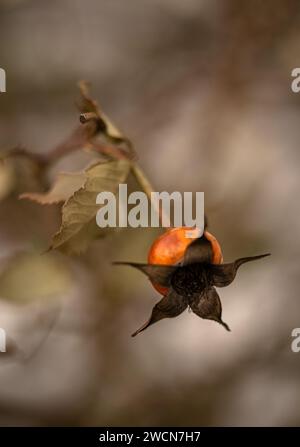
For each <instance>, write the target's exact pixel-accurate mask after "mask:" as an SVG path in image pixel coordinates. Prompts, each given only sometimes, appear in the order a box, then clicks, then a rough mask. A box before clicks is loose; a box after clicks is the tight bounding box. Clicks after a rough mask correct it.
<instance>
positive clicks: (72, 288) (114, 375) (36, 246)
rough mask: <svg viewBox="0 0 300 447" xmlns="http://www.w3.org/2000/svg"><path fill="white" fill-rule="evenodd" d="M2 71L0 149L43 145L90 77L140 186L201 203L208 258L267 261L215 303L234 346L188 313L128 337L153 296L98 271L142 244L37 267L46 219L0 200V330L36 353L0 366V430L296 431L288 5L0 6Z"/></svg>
mask: <svg viewBox="0 0 300 447" xmlns="http://www.w3.org/2000/svg"><path fill="white" fill-rule="evenodd" d="M0 66H1V67H2V68H5V70H6V73H7V93H5V94H1V95H0V149H1V150H7V149H9V148H10V147H13V146H15V145H17V144H21V145H22V146H25V147H27V148H28V149H30V150H32V151H34V152H40V153H46V152H47V151H49V150H51V148H53V147H54V146H55V145H56V144H58V143H59V142H60V141H61V140H62V139H64V138H65V137H66V135H68V133H69V132H70V131H71V130H72V129H73V128H74V127H75V126H76V125H77V124H78V111H77V110H76V107H75V99H76V97H77V89H76V83H77V81H78V80H80V79H87V80H89V81H90V82H91V83H92V87H93V96H94V97H96V98H97V99H98V100H99V102H100V104H101V106H102V108H103V109H104V110H105V112H106V113H107V114H108V116H110V117H111V118H112V119H113V120H114V122H116V123H117V124H118V126H119V127H120V128H121V129H122V130H123V131H124V132H125V133H126V135H128V136H129V137H130V138H131V139H132V141H133V142H134V144H135V148H136V150H137V152H138V155H139V161H140V164H141V166H142V167H143V168H144V170H145V171H146V173H147V174H148V176H149V177H150V179H151V181H152V183H153V184H154V187H155V190H156V191H161V190H168V191H173V190H179V191H204V192H205V201H206V211H207V214H208V219H209V229H210V231H211V232H212V233H213V234H214V235H215V236H216V237H217V238H218V240H219V242H220V243H221V245H222V248H223V254H224V258H225V261H231V260H233V259H235V258H237V257H241V256H250V255H255V254H260V253H264V252H268V251H270V252H271V253H272V256H271V258H267V259H265V260H262V261H259V262H257V263H253V264H249V265H247V266H245V267H243V268H241V270H240V271H239V274H238V276H237V279H236V281H235V282H234V283H233V284H232V285H231V286H230V287H228V288H225V289H222V290H220V291H219V292H220V296H221V299H222V303H223V318H224V321H226V322H227V323H228V324H229V326H230V327H231V329H232V332H230V333H227V332H226V331H224V329H223V328H222V327H221V326H219V325H217V324H216V323H214V322H210V321H204V320H201V319H199V318H197V317H196V316H195V315H193V314H190V313H188V312H186V313H185V314H183V315H182V316H180V317H179V318H176V319H174V320H164V321H163V322H160V323H158V324H157V325H155V326H153V327H151V328H149V329H148V330H147V331H145V332H144V333H142V334H141V335H140V336H138V337H136V338H135V339H131V338H130V334H131V333H132V332H133V331H134V330H135V329H137V328H138V327H139V325H140V324H142V323H143V322H144V321H145V320H146V319H147V317H148V315H149V314H150V311H151V309H152V306H153V304H154V303H155V302H156V301H157V300H158V299H159V295H158V294H157V293H156V292H155V290H154V289H153V288H152V287H151V285H150V283H149V282H148V281H147V280H146V279H145V278H144V277H143V276H142V275H140V274H139V272H137V271H131V270H130V271H129V269H128V270H127V269H125V268H124V269H121V268H116V267H113V266H111V262H112V261H113V260H128V261H136V262H143V261H145V260H146V257H147V251H148V248H149V246H150V245H151V243H152V241H153V240H154V238H155V237H156V236H157V235H158V234H159V232H158V231H154V230H150V229H139V230H132V229H128V230H124V231H122V232H119V233H117V234H116V235H115V236H113V237H110V238H107V239H105V240H102V241H97V242H94V243H93V244H92V246H91V247H90V249H89V250H88V252H87V253H86V254H84V255H83V256H81V257H79V258H72V259H70V258H68V257H67V256H65V255H61V254H51V253H48V254H47V255H44V256H42V257H41V256H40V254H39V253H40V251H41V247H44V246H45V244H46V245H47V242H48V241H49V240H50V237H51V235H52V234H53V232H54V231H56V229H57V228H58V226H59V210H58V207H56V206H50V207H43V206H40V205H37V204H33V203H29V202H25V201H18V200H17V197H16V195H14V194H10V195H8V196H7V197H4V198H3V200H2V201H1V204H0V253H1V266H2V267H1V271H2V276H1V275H0V296H1V298H2V299H1V303H0V327H3V328H5V329H6V331H7V333H8V334H9V336H11V337H12V338H13V339H14V340H15V342H16V343H17V345H18V346H19V348H20V349H21V350H22V351H24V352H33V353H34V352H35V354H34V355H32V356H29V358H28V359H27V360H26V361H23V360H21V361H18V360H16V359H15V358H14V357H13V358H11V356H6V357H5V356H3V355H2V354H1V353H0V424H1V425H33V424H35V425H65V424H70V425H81V426H84V425H119V426H120V425H153V426H155V425H157V426H159V425H172V426H184V425H189V426H192V425H195V426H199V425H212V426H214V425H262V426H263V425H274V426H275V425H298V424H299V423H300V411H299V408H300V391H299V389H300V374H299V372H300V371H299V368H300V353H299V354H296V353H293V352H292V351H291V348H290V344H291V341H292V338H291V332H292V329H293V328H295V327H300V298H299V290H298V289H299V287H298V284H299V256H300V249H299V242H298V238H299V216H300V205H299V186H300V179H299V162H300V153H299V138H300V126H299V119H300V107H299V106H300V93H299V94H298V95H297V94H295V93H293V92H292V91H291V87H290V86H291V81H292V78H291V70H292V69H293V68H294V67H299V66H300V4H299V2H298V1H296V0H287V1H286V0H274V1H271V0H266V1H264V2H261V1H258V0H251V1H238V0H224V1H221V0H185V1H184V2H183V1H181V0H152V1H146V0H111V1H108V0H98V1H96V0H87V1H85V2H82V1H79V0H73V1H70V0H60V1H57V0H53V1H45V0H40V1H37V0H1V2H0ZM85 162H86V155H80V154H79V153H76V154H72V155H70V156H68V157H65V158H64V159H63V160H61V161H60V162H59V163H58V164H57V165H56V166H54V167H53V169H52V171H51V173H50V176H52V177H54V176H55V175H56V173H57V172H60V171H61V170H76V169H78V168H80V167H81V166H83V164H84V163H85ZM0 177H1V175H0ZM0 186H1V184H0ZM0 190H1V188H0ZM8 260H9V261H8ZM7 262H9V264H7ZM3 272H4V273H3ZM57 309H58V310H57ZM45 334H46V335H47V336H45ZM41 341H42V342H41ZM39 346H40V349H39Z"/></svg>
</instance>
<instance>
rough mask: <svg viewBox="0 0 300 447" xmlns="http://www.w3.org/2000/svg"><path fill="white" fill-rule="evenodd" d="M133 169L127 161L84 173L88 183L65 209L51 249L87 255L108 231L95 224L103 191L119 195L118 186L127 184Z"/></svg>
mask: <svg viewBox="0 0 300 447" xmlns="http://www.w3.org/2000/svg"><path fill="white" fill-rule="evenodd" d="M130 168H131V163H130V162H129V161H127V160H116V161H111V162H107V163H97V164H95V165H93V166H91V167H90V168H88V169H87V170H86V171H85V174H86V181H85V183H84V185H83V187H82V188H80V189H79V190H78V191H76V192H75V193H74V195H73V196H72V197H70V198H69V199H68V200H67V201H66V203H65V204H64V205H63V207H62V224H61V227H60V230H59V231H58V232H57V233H56V234H55V235H54V237H53V240H52V244H51V247H50V248H51V249H59V250H61V251H63V252H67V253H68V254H78V253H81V252H83V251H85V250H86V249H87V247H88V245H89V244H90V242H91V241H92V240H94V239H98V238H100V237H103V236H104V235H105V234H106V233H107V230H106V229H102V228H99V227H98V226H97V224H96V214H97V211H98V210H99V205H97V204H96V197H97V195H98V194H99V193H100V192H102V191H109V192H113V193H116V192H117V190H118V186H119V183H124V182H126V179H127V177H128V175H129V172H130Z"/></svg>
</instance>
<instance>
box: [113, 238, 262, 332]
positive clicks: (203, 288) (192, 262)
mask: <svg viewBox="0 0 300 447" xmlns="http://www.w3.org/2000/svg"><path fill="white" fill-rule="evenodd" d="M269 255H270V254H269V253H267V254H263V255H258V256H251V257H246V258H240V259H237V260H236V261H234V262H231V263H228V264H213V263H212V257H213V253H212V247H211V243H210V241H208V240H207V239H206V237H205V235H203V236H202V237H200V238H198V239H196V240H195V241H194V242H192V243H191V244H190V245H189V246H188V248H187V249H186V251H185V254H184V258H183V260H182V262H181V263H179V264H178V265H153V264H138V263H132V262H117V263H116V264H122V265H130V266H132V267H135V268H137V269H139V270H140V271H142V272H143V273H144V274H145V275H146V276H148V278H149V279H150V280H151V282H152V283H155V284H158V285H160V286H162V287H164V288H166V290H167V293H166V294H165V295H164V296H163V298H162V299H161V300H160V301H159V302H158V303H157V304H156V305H155V306H154V307H153V310H152V313H151V316H150V318H149V319H148V321H146V323H145V324H143V326H141V327H140V328H139V329H138V330H137V331H136V332H134V333H133V334H132V336H133V337H134V336H136V335H137V334H138V333H140V332H142V331H144V330H145V329H146V328H148V327H149V326H151V325H152V324H154V323H156V322H157V321H159V320H162V319H164V318H173V317H177V316H178V315H180V314H181V313H182V312H183V311H184V310H186V309H187V308H190V309H191V310H192V311H193V312H194V313H195V314H196V315H198V316H199V317H201V318H204V319H207V320H214V321H217V322H218V323H220V324H221V325H222V326H223V327H224V328H225V329H227V330H228V331H230V329H229V327H228V325H227V324H226V323H224V321H223V320H222V305H221V300H220V297H219V295H218V293H217V291H216V289H215V287H225V286H228V285H229V284H231V283H232V281H233V280H234V279H235V276H236V273H237V271H238V269H239V267H240V266H241V265H242V264H245V263H247V262H250V261H256V260H258V259H261V258H264V257H265V256H269Z"/></svg>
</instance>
